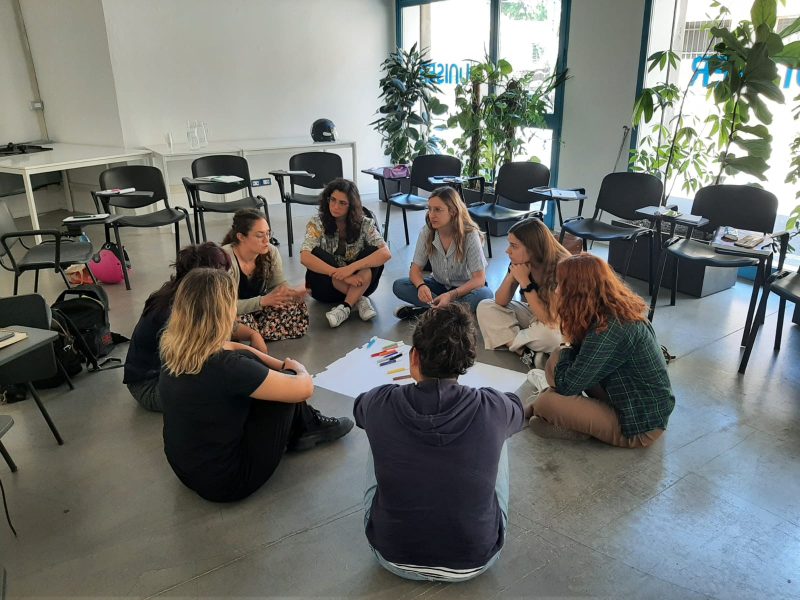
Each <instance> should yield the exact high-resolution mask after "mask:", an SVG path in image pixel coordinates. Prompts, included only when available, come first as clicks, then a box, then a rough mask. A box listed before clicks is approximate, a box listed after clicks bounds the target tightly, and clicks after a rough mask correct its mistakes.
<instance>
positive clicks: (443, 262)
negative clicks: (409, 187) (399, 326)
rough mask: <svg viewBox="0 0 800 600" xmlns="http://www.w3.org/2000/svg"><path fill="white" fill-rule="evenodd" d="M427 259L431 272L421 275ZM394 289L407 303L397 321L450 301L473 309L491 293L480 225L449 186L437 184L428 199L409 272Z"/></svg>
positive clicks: (399, 310)
mask: <svg viewBox="0 0 800 600" xmlns="http://www.w3.org/2000/svg"><path fill="white" fill-rule="evenodd" d="M427 262H430V265H431V270H432V274H431V275H430V276H427V277H423V275H422V269H423V267H424V266H425V264H426V263H427ZM393 291H394V295H395V296H397V297H398V298H400V299H401V300H404V301H405V302H408V303H409V304H410V305H411V306H401V307H400V308H398V309H397V310H396V311H395V315H397V317H398V318H400V319H408V318H411V317H415V316H419V315H420V314H421V313H422V312H424V311H425V310H427V309H428V308H429V307H431V306H445V305H446V304H448V303H450V302H463V303H464V304H468V305H469V306H470V308H471V309H472V311H473V312H475V308H476V307H477V306H478V303H479V302H480V301H481V300H484V299H486V298H489V297H491V295H492V292H491V290H490V289H489V288H487V287H486V259H485V258H484V256H483V241H482V234H481V231H480V228H479V227H478V225H477V224H476V223H475V221H473V220H472V217H470V216H469V212H468V211H467V207H466V205H465V204H464V201H463V200H462V199H461V197H460V196H459V195H458V192H456V191H455V190H454V189H453V188H451V187H440V188H437V189H435V190H434V191H433V193H432V194H431V195H430V197H429V198H428V212H427V214H426V216H425V226H424V227H423V228H422V230H421V231H420V233H419V237H418V238H417V247H416V249H415V251H414V258H413V260H412V262H411V270H410V272H409V276H408V277H403V278H402V279H397V280H396V281H395V282H394V285H393Z"/></svg>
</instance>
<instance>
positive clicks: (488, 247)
mask: <svg viewBox="0 0 800 600" xmlns="http://www.w3.org/2000/svg"><path fill="white" fill-rule="evenodd" d="M486 250H487V251H488V253H489V258H492V236H491V235H490V234H489V221H486Z"/></svg>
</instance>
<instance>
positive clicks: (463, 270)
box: [412, 224, 486, 288]
mask: <svg viewBox="0 0 800 600" xmlns="http://www.w3.org/2000/svg"><path fill="white" fill-rule="evenodd" d="M430 231H431V230H430V227H428V225H427V224H426V225H425V226H424V227H423V228H422V229H421V230H420V232H419V237H417V247H416V249H415V250H414V259H413V261H412V262H413V263H414V264H415V265H417V266H418V267H419V268H420V269H422V268H424V267H425V263H427V262H428V261H430V262H431V269H432V271H433V278H434V279H435V280H436V281H438V282H439V283H441V284H442V285H444V286H446V287H448V288H455V287H458V286H460V285H463V284H465V283H466V282H468V281H469V280H470V279H472V274H473V273H475V272H477V271H485V270H486V259H485V258H484V256H483V243H482V242H481V236H480V234H479V233H478V232H477V231H472V232H470V233H469V234H467V237H466V239H465V240H464V258H463V259H462V260H461V261H459V260H458V259H457V258H456V245H455V243H451V244H450V247H449V248H448V249H447V252H445V250H444V246H442V242H441V240H440V239H439V232H438V231H437V232H436V233H435V234H434V237H433V254H431V255H430V256H428V250H427V248H426V241H427V239H428V236H429V235H430Z"/></svg>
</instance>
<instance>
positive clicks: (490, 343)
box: [477, 218, 569, 368]
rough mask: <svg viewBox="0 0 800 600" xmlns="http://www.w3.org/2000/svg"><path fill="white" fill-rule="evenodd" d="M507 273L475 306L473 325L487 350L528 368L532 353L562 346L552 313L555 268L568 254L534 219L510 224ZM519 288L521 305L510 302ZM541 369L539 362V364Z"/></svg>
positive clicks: (544, 226) (531, 363) (531, 360)
mask: <svg viewBox="0 0 800 600" xmlns="http://www.w3.org/2000/svg"><path fill="white" fill-rule="evenodd" d="M506 254H507V255H508V257H509V259H510V260H511V264H510V265H509V267H508V274H507V275H506V276H505V278H504V279H503V282H502V283H501V284H500V287H499V288H497V291H496V292H495V295H494V300H484V301H483V302H481V303H480V304H479V305H478V310H477V315H478V326H479V327H480V329H481V334H482V335H483V341H484V344H485V346H486V349H487V350H493V349H495V348H501V347H506V348H508V349H509V350H511V351H512V352H516V353H517V354H520V355H521V358H522V362H523V363H524V364H525V365H527V366H528V367H529V368H532V367H533V366H534V365H533V362H534V361H533V359H534V356H535V354H536V353H537V352H540V353H542V356H544V354H550V353H551V352H553V351H554V350H556V349H557V348H558V346H559V344H560V343H561V331H560V330H559V327H558V317H557V315H556V309H555V304H556V303H555V292H556V265H558V262H559V261H561V260H563V259H565V258H567V257H568V256H569V252H567V250H566V249H565V248H564V247H563V246H562V245H561V244H559V243H558V241H557V240H556V238H555V237H554V236H553V234H552V233H551V232H550V230H549V229H548V228H547V226H546V225H545V224H544V223H542V222H541V221H540V220H539V219H536V218H531V219H525V220H523V221H519V222H517V223H514V225H513V226H512V227H511V229H509V231H508V249H507V250H506ZM517 288H519V291H520V300H519V301H517V300H514V299H513V298H514V293H515V292H516V291H517ZM541 364H542V365H543V364H544V363H543V362H542V363H541Z"/></svg>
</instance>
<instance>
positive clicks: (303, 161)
mask: <svg viewBox="0 0 800 600" xmlns="http://www.w3.org/2000/svg"><path fill="white" fill-rule="evenodd" d="M289 171H307V172H309V173H311V176H306V175H288V174H287V173H285V172H281V171H271V174H272V175H273V176H274V177H275V180H276V181H277V182H278V190H279V191H280V194H281V202H283V203H284V204H285V205H286V232H287V235H288V237H289V256H292V245H293V244H294V228H293V226H292V204H305V205H306V206H317V205H318V204H319V193H320V192H321V191H322V190H323V189H324V188H325V186H326V185H328V184H329V183H330V182H331V181H333V180H334V179H337V178H339V177H342V176H343V175H342V174H343V171H342V157H341V156H339V155H338V154H334V153H333V152H302V153H300V154H295V155H294V156H292V157H291V158H290V159H289ZM285 177H289V192H288V193H287V191H286V184H285V182H284V178H285ZM297 187H300V188H304V189H307V190H314V193H313V194H307V193H300V192H297V191H296V189H295V188H297Z"/></svg>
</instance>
